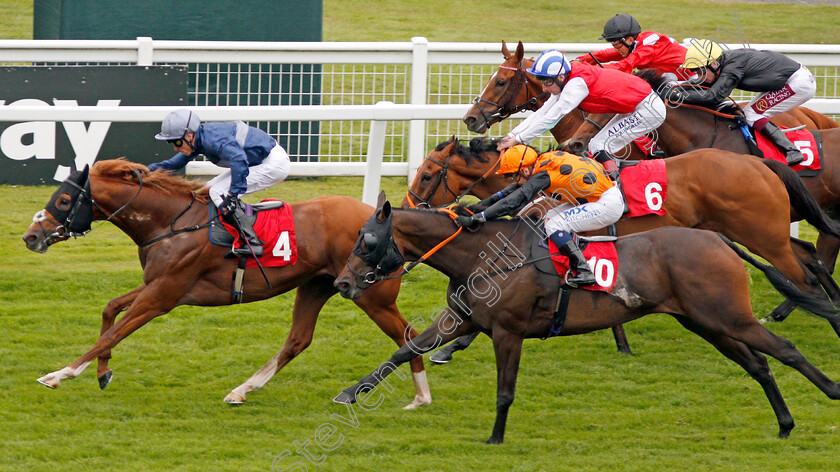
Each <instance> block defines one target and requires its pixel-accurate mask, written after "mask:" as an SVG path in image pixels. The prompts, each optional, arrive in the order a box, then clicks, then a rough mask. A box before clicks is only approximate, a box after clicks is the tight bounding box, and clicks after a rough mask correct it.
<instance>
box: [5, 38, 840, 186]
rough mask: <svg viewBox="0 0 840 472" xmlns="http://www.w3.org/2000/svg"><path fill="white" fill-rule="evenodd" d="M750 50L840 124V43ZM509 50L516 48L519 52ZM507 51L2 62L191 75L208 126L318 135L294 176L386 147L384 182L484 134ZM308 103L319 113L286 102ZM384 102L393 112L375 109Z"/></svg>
mask: <svg viewBox="0 0 840 472" xmlns="http://www.w3.org/2000/svg"><path fill="white" fill-rule="evenodd" d="M728 46H729V47H731V48H735V47H740V45H728ZM751 46H752V47H754V48H757V49H772V50H776V51H779V52H782V53H784V54H786V55H788V56H789V57H791V58H793V59H794V60H797V61H800V62H802V63H803V64H805V65H807V66H808V67H809V68H810V69H811V70H812V72H814V73H815V75H816V76H817V80H818V89H817V98H816V99H814V100H812V101H811V102H809V103H808V106H809V107H811V108H813V109H815V110H817V111H820V112H822V113H826V114H830V115H840V45H813V44H804V45H786V44H753V45H751ZM508 47H509V49H511V50H514V49H515V47H516V42H515V41H513V42H512V43H511V44H508ZM605 47H608V45H607V44H606V43H566V44H557V43H529V44H526V45H525V50H526V57H533V56H536V55H538V54H539V53H540V52H541V51H543V50H545V49H550V48H557V49H560V50H563V51H564V52H566V53H567V54H568V55H569V56H571V57H574V56H577V55H579V54H583V53H585V52H588V51H593V50H598V49H603V48H605ZM500 51H501V44H500V43H446V42H437V43H433V42H428V41H427V40H426V39H425V38H412V40H411V41H410V42H389V43H369V42H368V43H365V42H361V43H337V42H322V43H307V42H213V41H209V42H208V41H200V42H199V41H156V40H153V39H151V38H138V39H136V40H131V41H99V40H0V64H6V65H28V64H36V65H62V66H64V65H103V64H106V65H113V66H115V67H119V66H121V65H140V66H149V65H185V66H187V67H188V68H189V76H190V84H189V90H190V92H189V99H190V105H191V107H192V108H193V109H195V110H196V111H197V112H198V114H199V116H200V117H201V118H202V119H203V120H206V121H215V120H232V119H241V120H243V121H246V122H249V124H251V125H253V126H258V127H261V128H263V129H265V130H266V131H268V132H269V133H270V134H273V135H274V136H275V137H276V138H278V140H279V141H280V142H284V140H287V139H289V138H290V137H291V136H289V133H290V132H289V131H286V134H281V133H280V129H281V127H280V124H281V123H282V124H288V123H299V124H300V125H299V126H296V127H294V129H295V131H294V133H295V136H294V137H296V138H303V139H302V141H305V140H306V138H309V137H314V141H315V142H317V143H318V144H317V150H307V149H298V151H297V153H293V155H292V158H293V159H294V160H298V161H302V162H297V163H296V164H295V165H294V166H293V173H294V174H295V175H364V174H365V172H366V168H367V165H366V157H367V156H368V154H369V153H370V152H372V149H373V150H375V149H377V148H380V147H381V157H382V159H383V162H382V165H381V171H382V175H406V176H408V177H409V178H411V177H413V175H414V172H415V170H416V168H417V166H418V165H419V163H420V162H422V159H423V157H424V156H425V155H426V153H427V152H428V150H429V149H431V148H432V147H434V146H435V145H436V144H437V143H439V142H441V141H443V140H445V139H447V138H448V137H449V136H453V135H455V136H458V137H460V138H462V139H468V138H471V137H473V136H474V135H470V134H469V132H468V131H467V130H466V127H465V125H464V124H463V123H462V122H461V121H460V118H461V117H462V116H463V114H464V113H465V112H466V110H467V109H468V108H469V106H470V105H471V103H472V100H473V98H474V97H475V96H476V95H478V94H479V93H480V92H481V89H482V88H483V87H484V85H485V84H486V82H487V80H488V79H489V77H490V75H491V74H492V73H493V72H494V71H495V70H496V66H497V65H498V64H499V63H501V61H502V55H501V52H500ZM289 84H294V85H293V86H292V88H294V89H296V95H295V97H297V98H295V97H293V96H292V95H291V94H288V93H285V94H284V92H283V87H284V86H286V87H288V86H289ZM312 84H319V85H318V86H316V85H312ZM307 87H308V88H307ZM301 96H304V97H305V100H306V102H307V103H313V104H315V105H311V106H297V105H286V104H285V103H286V102H291V101H293V100H297V99H299V98H300V97H301ZM747 97H748V94H739V95H737V96H735V97H734V98H736V99H744V98H747ZM0 99H2V97H1V96H0ZM382 101H386V102H392V103H393V105H379V106H375V104H376V103H378V102H382ZM298 103H299V102H298ZM172 109H174V108H170V107H110V108H109V107H66V108H65V107H48V108H40V109H39V108H38V107H34V108H33V107H8V106H0V120H2V121H29V120H36V121H83V122H87V121H113V122H120V121H149V122H152V121H160V120H161V119H162V118H163V116H165V115H166V113H168V112H169V111H171V110H172ZM516 116H517V119H509V120H506V121H505V122H503V123H501V124H499V125H495V126H494V128H493V129H492V130H491V135H492V136H501V135H503V134H505V133H506V132H507V131H509V130H510V129H511V128H512V127H513V126H515V125H516V124H517V123H518V122H519V121H520V119H521V118H522V117H524V116H526V115H525V114H522V115H516ZM378 122H384V123H385V126H379V128H383V129H384V131H383V132H384V137H383V138H382V139H379V138H377V143H379V142H381V143H382V144H381V146H380V145H377V146H373V147H372V146H370V142H371V139H370V134H371V128H372V126H373V124H374V123H378ZM287 128H288V129H293V128H292V127H287ZM378 134H379V133H377V136H378ZM549 144H550V140H549V138H541V140H540V141H537V142H536V146H538V147H542V148H545V147H547V146H548V145H549ZM150 145H151V144H150ZM374 154H377V153H376V152H374ZM313 158H314V159H313ZM315 159H316V160H317V162H306V161H310V160H315ZM195 166H196V167H201V164H200V163H199V164H196V165H195Z"/></svg>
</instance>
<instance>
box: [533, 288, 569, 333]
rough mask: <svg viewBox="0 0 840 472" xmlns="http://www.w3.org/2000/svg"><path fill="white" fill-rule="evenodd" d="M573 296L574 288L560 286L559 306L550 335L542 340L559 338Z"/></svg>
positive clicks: (553, 318)
mask: <svg viewBox="0 0 840 472" xmlns="http://www.w3.org/2000/svg"><path fill="white" fill-rule="evenodd" d="M571 295H572V288H571V287H570V286H568V285H566V284H563V285H561V286H560V291H559V292H558V293H557V305H556V306H555V308H554V317H552V319H551V326H550V327H549V328H548V333H546V335H545V336H543V337H541V338H540V339H542V340H545V339H547V338H550V337H552V336H558V335H559V334H560V333H562V332H563V325H564V324H565V323H566V313H568V309H569V298H571Z"/></svg>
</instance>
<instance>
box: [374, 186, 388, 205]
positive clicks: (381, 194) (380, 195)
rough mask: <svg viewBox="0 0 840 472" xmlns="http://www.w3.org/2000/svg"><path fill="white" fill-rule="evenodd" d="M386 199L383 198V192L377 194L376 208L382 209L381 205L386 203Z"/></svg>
mask: <svg viewBox="0 0 840 472" xmlns="http://www.w3.org/2000/svg"><path fill="white" fill-rule="evenodd" d="M387 200H388V197H386V196H385V191H384V190H383V191H381V192H379V197H377V199H376V208H382V205H384V204H385V203H386V201H387Z"/></svg>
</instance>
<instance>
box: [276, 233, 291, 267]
mask: <svg viewBox="0 0 840 472" xmlns="http://www.w3.org/2000/svg"><path fill="white" fill-rule="evenodd" d="M271 255H272V256H274V257H282V258H283V260H284V261H288V260H289V259H291V258H292V248H291V244H289V232H288V231H283V232H282V233H280V236H279V237H278V238H277V244H275V245H274V249H272V250H271Z"/></svg>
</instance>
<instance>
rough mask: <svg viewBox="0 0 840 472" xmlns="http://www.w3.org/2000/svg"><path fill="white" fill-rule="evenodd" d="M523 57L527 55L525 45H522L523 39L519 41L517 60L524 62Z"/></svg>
mask: <svg viewBox="0 0 840 472" xmlns="http://www.w3.org/2000/svg"><path fill="white" fill-rule="evenodd" d="M523 57H525V46H523V45H522V41H519V44H518V45H517V46H516V62H519V63H522V58H523Z"/></svg>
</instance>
